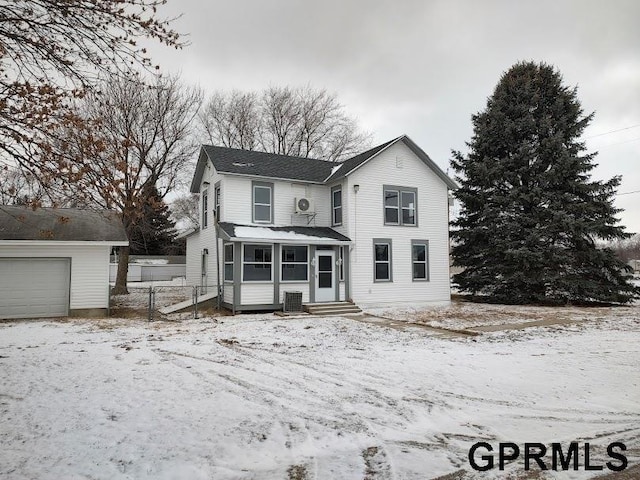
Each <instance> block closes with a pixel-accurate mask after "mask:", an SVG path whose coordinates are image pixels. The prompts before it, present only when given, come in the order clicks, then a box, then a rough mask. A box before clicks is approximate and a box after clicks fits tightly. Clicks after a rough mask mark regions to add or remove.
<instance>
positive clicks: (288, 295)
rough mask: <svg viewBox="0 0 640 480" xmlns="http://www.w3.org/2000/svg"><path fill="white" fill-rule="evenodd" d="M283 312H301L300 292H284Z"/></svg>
mask: <svg viewBox="0 0 640 480" xmlns="http://www.w3.org/2000/svg"><path fill="white" fill-rule="evenodd" d="M283 307H284V308H283V310H284V311H285V312H301V311H302V292H284V306H283Z"/></svg>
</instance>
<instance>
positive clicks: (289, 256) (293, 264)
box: [282, 245, 309, 282]
mask: <svg viewBox="0 0 640 480" xmlns="http://www.w3.org/2000/svg"><path fill="white" fill-rule="evenodd" d="M308 279H309V253H308V247H307V246H306V245H283V246H282V281H283V282H293V281H300V282H306V281H307V280H308Z"/></svg>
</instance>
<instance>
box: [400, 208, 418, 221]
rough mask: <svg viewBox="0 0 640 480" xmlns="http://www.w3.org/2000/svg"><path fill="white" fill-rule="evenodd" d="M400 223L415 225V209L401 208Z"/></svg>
mask: <svg viewBox="0 0 640 480" xmlns="http://www.w3.org/2000/svg"><path fill="white" fill-rule="evenodd" d="M402 223H403V224H404V225H415V223H416V211H415V210H413V209H407V208H403V209H402Z"/></svg>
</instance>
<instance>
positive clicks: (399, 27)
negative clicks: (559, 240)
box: [153, 0, 640, 231]
mask: <svg viewBox="0 0 640 480" xmlns="http://www.w3.org/2000/svg"><path fill="white" fill-rule="evenodd" d="M166 12H168V13H169V15H171V14H172V13H179V12H182V13H183V17H182V18H181V19H180V20H179V21H178V23H177V24H176V25H177V27H178V29H179V30H181V31H183V32H187V33H189V34H190V41H191V46H190V47H188V48H187V49H185V50H183V51H180V52H167V51H166V50H160V49H158V48H154V50H153V51H154V52H156V53H155V58H157V59H158V60H159V62H160V63H161V64H162V65H163V67H164V70H170V71H176V70H180V71H181V72H182V75H183V77H184V79H185V80H187V81H189V82H193V83H199V84H200V85H201V86H202V87H203V88H205V89H207V90H210V91H213V90H216V89H232V88H239V89H255V90H258V89H261V88H263V87H264V86H266V85H269V84H278V85H284V84H289V85H300V84H306V83H311V84H312V85H314V86H318V87H326V88H328V89H329V90H332V91H336V92H337V93H338V94H339V98H340V100H341V101H342V102H343V103H344V104H345V105H346V106H347V108H348V111H349V112H350V113H352V114H353V115H355V116H357V117H358V118H359V120H360V122H361V124H362V125H363V126H364V127H365V128H367V129H369V130H370V131H372V132H373V134H374V140H375V141H376V142H383V141H386V140H388V139H389V138H391V137H393V136H396V135H399V134H401V133H407V134H408V135H410V136H411V137H412V138H413V139H414V140H415V141H416V142H417V143H418V144H419V145H421V146H422V147H423V148H424V149H425V150H426V151H427V152H428V153H429V154H430V155H431V156H432V157H433V158H434V160H436V161H437V163H438V164H440V165H441V166H442V167H443V168H445V169H446V168H447V167H448V162H449V158H450V150H451V149H452V148H453V149H462V150H464V148H465V141H467V140H468V139H469V137H470V135H471V122H470V116H471V114H472V113H475V112H477V111H479V110H481V109H482V108H484V105H485V104H486V99H487V97H488V96H489V95H491V93H492V91H493V88H494V87H495V85H496V83H497V81H498V79H499V77H500V75H501V73H502V72H504V71H505V70H506V69H508V68H509V67H510V66H511V65H512V64H513V63H515V62H517V61H519V60H536V61H545V62H547V63H551V64H553V65H555V66H556V67H558V68H559V70H560V71H561V72H562V73H563V75H564V78H565V81H566V83H567V84H568V85H577V86H578V87H579V96H580V99H581V101H582V104H583V107H584V109H585V112H591V111H595V112H596V117H595V119H594V121H593V123H592V126H591V127H590V128H589V129H588V131H587V133H586V134H585V136H589V135H594V134H597V133H601V132H607V131H610V130H615V129H617V128H623V127H626V126H629V125H634V124H640V56H639V55H638V47H640V29H638V28H637V25H636V22H637V19H638V18H640V2H637V1H621V0H613V1H609V2H606V3H605V2H601V1H596V0H588V1H585V0H571V1H563V2H558V1H550V0H543V1H536V2H511V1H506V0H501V1H496V0H494V1H487V0H483V1H482V2H478V1H471V0H467V1H455V0H454V1H428V2H425V1H402V2H398V1H393V2H392V1H379V0H377V1H366V2H365V1H346V0H342V1H336V0H329V1H324V2H301V1H298V0H269V1H259V0H251V1H249V0H247V1H242V0H239V1H237V2H223V1H215V2H207V1H198V0H181V1H173V2H170V4H169V6H168V9H167V10H166ZM638 137H640V128H638V129H635V130H633V129H632V130H629V131H625V132H620V133H617V134H611V135H607V136H602V137H597V142H596V139H593V141H588V143H587V144H588V146H589V148H590V149H597V148H600V147H602V145H603V144H606V145H611V144H613V143H616V142H621V141H628V140H631V139H633V138H638ZM598 162H599V163H600V166H599V167H598V169H597V170H596V172H595V176H596V177H597V178H609V177H611V176H613V175H617V174H622V175H624V182H623V186H622V188H621V189H620V191H631V190H640V174H638V173H636V171H639V170H640V169H639V168H638V164H639V163H640V141H639V142H635V143H634V142H630V143H626V144H621V145H617V146H615V145H614V146H607V147H603V148H602V149H601V153H600V155H599V157H598ZM638 200H640V194H635V195H628V196H621V197H619V202H618V203H619V205H620V206H621V207H624V208H625V209H626V212H625V213H624V214H623V216H622V217H623V223H625V224H626V225H627V226H628V227H629V228H630V229H632V230H635V231H640V207H638V206H637V205H640V202H639V201H638Z"/></svg>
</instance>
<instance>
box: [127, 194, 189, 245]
mask: <svg viewBox="0 0 640 480" xmlns="http://www.w3.org/2000/svg"><path fill="white" fill-rule="evenodd" d="M140 202H142V205H141V206H140V208H139V211H140V215H139V216H138V217H137V218H136V219H135V221H134V222H133V225H132V227H131V229H130V233H129V236H130V238H129V244H130V247H131V254H132V255H180V254H183V253H184V252H183V251H182V250H183V248H182V245H181V244H180V242H177V241H176V234H177V233H176V229H175V226H176V224H175V222H174V221H173V220H172V219H171V217H170V215H171V212H170V211H169V207H168V206H167V204H166V203H165V202H164V200H163V199H162V198H161V197H160V194H159V193H158V189H157V188H156V187H155V185H150V186H145V187H144V188H143V192H142V195H141V196H140Z"/></svg>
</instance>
